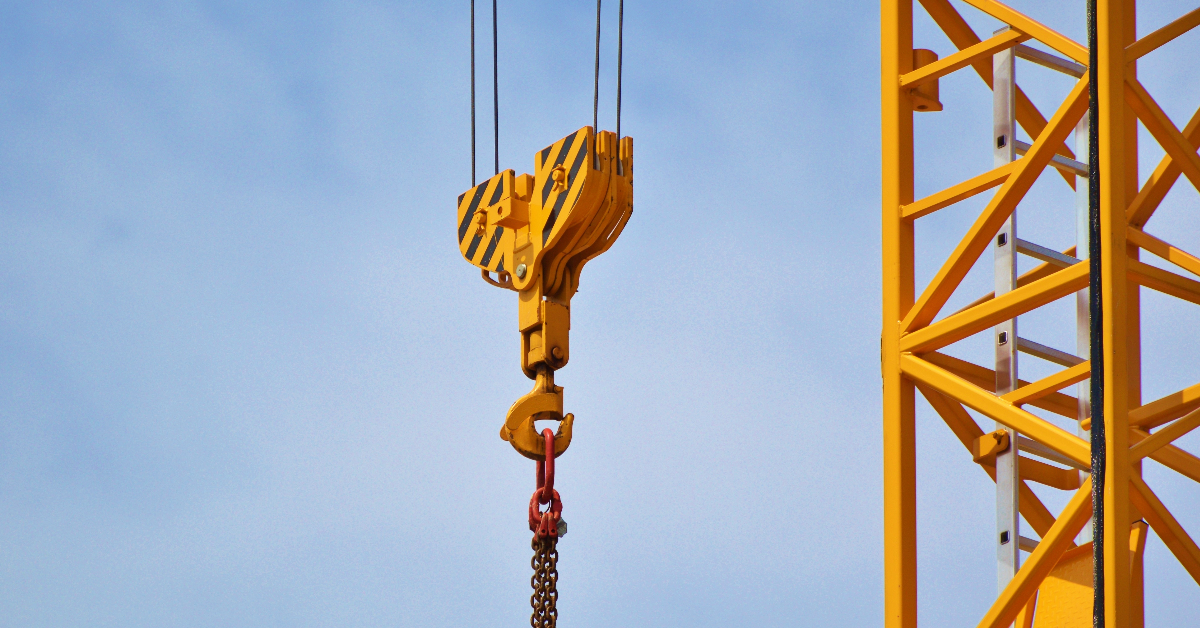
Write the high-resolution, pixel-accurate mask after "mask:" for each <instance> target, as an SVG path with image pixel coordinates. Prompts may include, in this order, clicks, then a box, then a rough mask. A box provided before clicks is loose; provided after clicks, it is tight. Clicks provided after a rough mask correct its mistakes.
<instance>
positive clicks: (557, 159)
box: [458, 126, 633, 379]
mask: <svg viewBox="0 0 1200 628" xmlns="http://www.w3.org/2000/svg"><path fill="white" fill-rule="evenodd" d="M534 166H535V168H534V174H533V175H528V174H522V175H517V174H516V173H515V172H514V171H512V170H505V171H502V172H500V173H499V174H497V175H496V176H494V177H492V178H490V179H488V180H487V181H484V182H483V183H480V184H479V185H476V186H475V187H473V188H471V189H470V190H467V191H466V192H464V193H462V194H461V195H459V197H458V247H459V251H460V252H462V255H463V257H464V258H466V260H467V261H468V262H470V263H471V264H473V265H475V266H476V267H478V268H480V269H482V270H483V273H484V278H485V279H487V280H488V282H489V283H491V284H493V285H497V286H500V287H504V288H509V289H511V290H515V291H517V292H519V293H520V295H521V298H520V316H519V321H520V331H521V336H522V343H521V344H522V351H521V354H522V358H521V367H522V369H523V370H524V371H525V374H526V375H527V376H528V377H529V378H531V379H532V378H534V377H535V375H536V372H537V367H538V365H539V364H544V365H545V366H547V367H548V368H551V369H559V368H562V367H563V366H566V364H567V360H568V357H569V356H568V353H567V349H568V346H567V332H568V330H569V329H570V307H571V297H572V296H574V295H575V292H576V291H577V290H578V289H579V275H580V273H581V272H582V270H583V266H584V265H585V264H586V263H587V262H589V261H590V260H592V259H594V258H595V257H596V256H598V255H600V254H601V253H603V252H605V251H607V250H608V249H609V247H611V246H612V244H613V242H615V241H616V239H617V237H618V236H619V235H620V234H621V231H622V230H623V229H624V228H625V224H626V223H627V222H628V221H629V216H630V215H631V214H632V212H633V138H630V137H625V138H621V139H620V140H619V141H618V138H617V136H616V135H615V134H614V133H611V132H609V131H600V132H599V133H596V132H595V131H594V130H593V129H592V127H590V126H586V127H583V128H581V129H579V130H578V131H575V132H574V133H572V134H570V135H568V136H566V137H564V138H562V139H561V140H558V141H557V142H555V143H553V144H551V145H550V146H547V147H546V148H544V149H543V150H541V151H538V153H537V154H536V155H535V156H534ZM490 273H496V274H497V275H498V277H499V280H498V281H496V280H492V279H491V278H490Z"/></svg>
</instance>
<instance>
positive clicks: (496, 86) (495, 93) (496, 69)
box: [492, 0, 500, 174]
mask: <svg viewBox="0 0 1200 628" xmlns="http://www.w3.org/2000/svg"><path fill="white" fill-rule="evenodd" d="M499 50H500V46H499V44H498V43H497V41H496V0H492V116H493V118H492V126H493V127H495V137H494V140H493V145H494V147H495V149H496V174H500V63H499V60H498V51H499Z"/></svg>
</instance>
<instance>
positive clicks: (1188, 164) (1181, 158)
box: [1125, 78, 1200, 190]
mask: <svg viewBox="0 0 1200 628" xmlns="http://www.w3.org/2000/svg"><path fill="white" fill-rule="evenodd" d="M1125 101H1126V102H1127V103H1129V106H1130V107H1132V108H1133V111H1134V113H1136V114H1137V117H1138V119H1139V120H1141V121H1142V124H1143V125H1145V126H1146V130H1147V131H1149V132H1150V135H1153V136H1154V139H1156V140H1158V143H1159V144H1160V145H1161V146H1162V147H1163V150H1165V151H1167V154H1168V155H1170V156H1171V159H1173V160H1174V161H1175V163H1177V164H1179V167H1180V169H1181V170H1182V171H1183V174H1184V176H1186V177H1187V178H1188V179H1189V180H1190V181H1191V182H1192V185H1194V186H1196V189H1197V190H1200V155H1196V149H1195V148H1194V147H1192V144H1191V142H1190V141H1188V138H1187V137H1186V136H1185V135H1184V134H1183V133H1181V132H1180V131H1179V129H1177V128H1175V123H1173V122H1171V118H1169V117H1168V116H1167V114H1166V112H1164V111H1163V110H1162V107H1160V106H1158V103H1157V102H1155V101H1154V97H1153V96H1151V95H1150V92H1147V91H1146V88H1144V87H1142V84H1141V83H1140V82H1139V81H1138V80H1137V79H1134V78H1129V79H1126V81H1125Z"/></svg>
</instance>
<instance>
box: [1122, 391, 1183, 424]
mask: <svg viewBox="0 0 1200 628" xmlns="http://www.w3.org/2000/svg"><path fill="white" fill-rule="evenodd" d="M1196 408H1200V384H1195V385H1193V386H1188V387H1187V388H1184V389H1183V390H1180V391H1178V392H1173V393H1171V394H1169V395H1167V396H1165V397H1162V398H1161V399H1156V400H1154V401H1151V402H1150V403H1148V404H1146V405H1143V406H1140V407H1137V408H1134V409H1133V410H1130V411H1129V424H1130V425H1131V426H1133V427H1140V428H1143V429H1151V428H1154V427H1158V426H1159V425H1162V424H1163V423H1166V422H1168V421H1174V420H1175V419H1178V418H1179V417H1181V416H1183V415H1185V414H1187V413H1189V412H1191V411H1192V410H1195V409H1196Z"/></svg>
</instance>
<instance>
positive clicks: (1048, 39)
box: [964, 0, 1088, 65]
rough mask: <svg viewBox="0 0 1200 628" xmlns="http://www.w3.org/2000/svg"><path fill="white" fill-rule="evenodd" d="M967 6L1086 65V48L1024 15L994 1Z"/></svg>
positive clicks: (983, 0)
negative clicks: (1027, 34)
mask: <svg viewBox="0 0 1200 628" xmlns="http://www.w3.org/2000/svg"><path fill="white" fill-rule="evenodd" d="M964 1H965V2H966V3H967V4H969V5H971V6H973V7H975V8H976V9H979V10H980V11H983V12H984V13H987V14H988V15H990V16H992V17H994V18H996V19H997V20H1000V21H1001V22H1004V23H1005V24H1008V25H1009V26H1012V27H1013V28H1015V29H1017V30H1019V31H1022V32H1025V33H1029V34H1030V35H1032V36H1033V38H1034V39H1036V40H1038V41H1040V42H1042V43H1043V44H1046V45H1047V46H1050V47H1051V48H1053V49H1055V50H1057V51H1059V52H1061V53H1062V54H1064V55H1067V56H1068V57H1070V58H1071V59H1074V60H1075V61H1076V62H1078V63H1081V64H1083V65H1087V64H1088V51H1087V48H1085V47H1083V46H1081V45H1079V44H1078V43H1077V42H1076V41H1075V40H1073V39H1071V38H1069V37H1067V36H1065V35H1063V34H1061V33H1059V32H1057V31H1055V30H1054V29H1051V28H1047V27H1046V26H1044V25H1042V24H1041V23H1040V22H1037V21H1036V20H1032V19H1030V18H1029V17H1027V16H1025V15H1024V14H1022V13H1020V12H1019V11H1016V10H1015V9H1012V8H1010V7H1008V6H1005V5H1003V4H1000V3H999V2H996V1H995V0H964Z"/></svg>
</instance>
